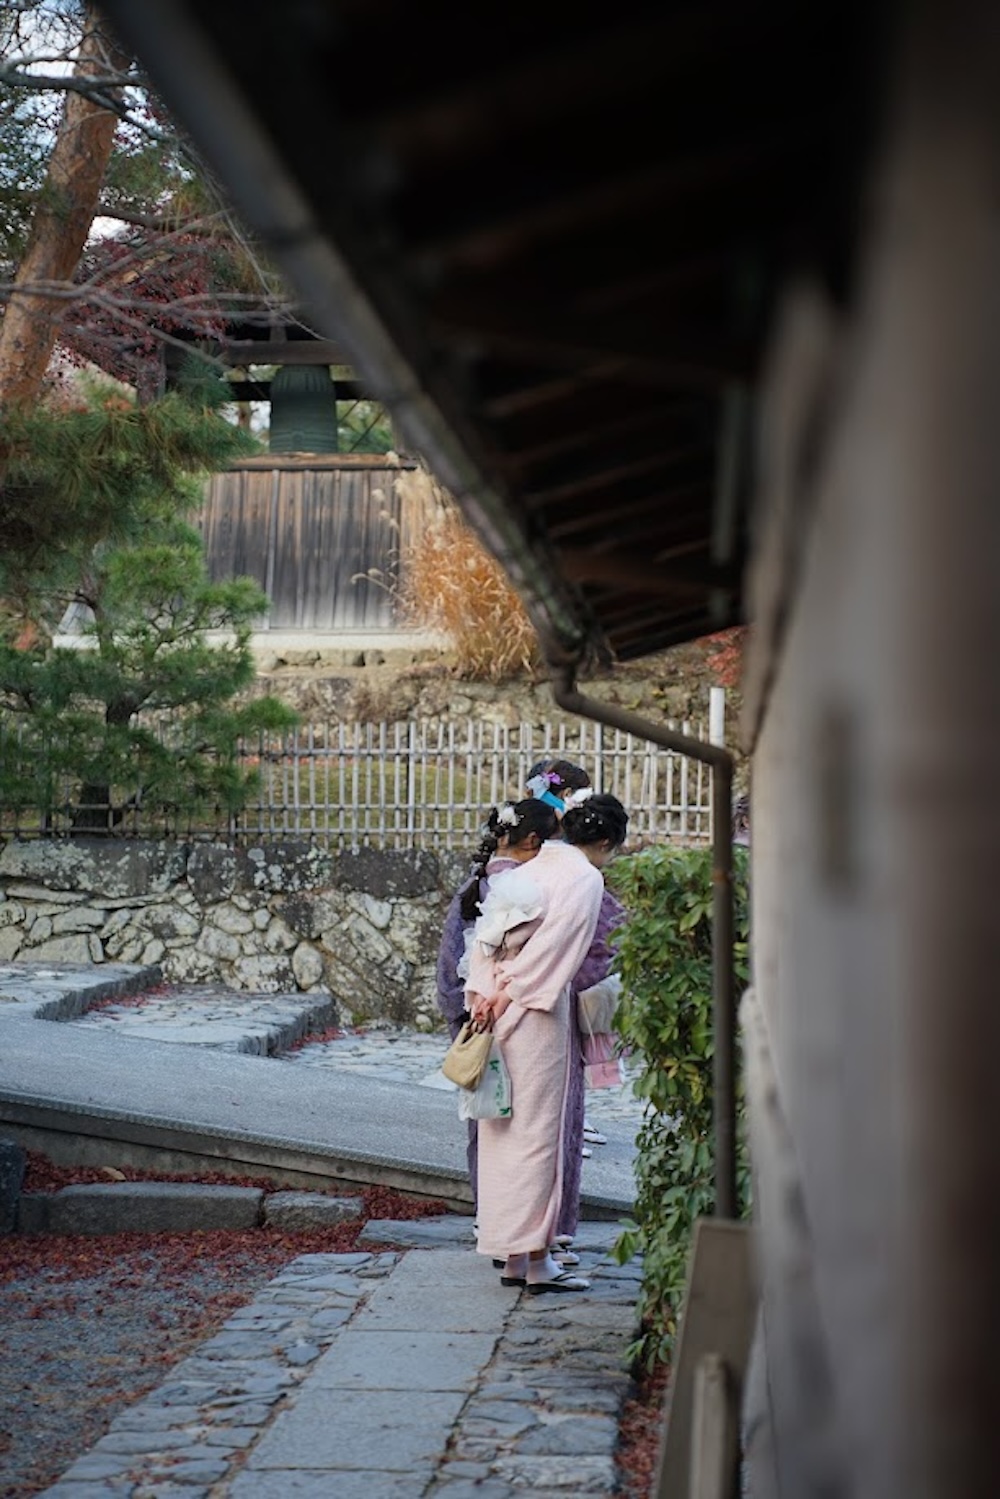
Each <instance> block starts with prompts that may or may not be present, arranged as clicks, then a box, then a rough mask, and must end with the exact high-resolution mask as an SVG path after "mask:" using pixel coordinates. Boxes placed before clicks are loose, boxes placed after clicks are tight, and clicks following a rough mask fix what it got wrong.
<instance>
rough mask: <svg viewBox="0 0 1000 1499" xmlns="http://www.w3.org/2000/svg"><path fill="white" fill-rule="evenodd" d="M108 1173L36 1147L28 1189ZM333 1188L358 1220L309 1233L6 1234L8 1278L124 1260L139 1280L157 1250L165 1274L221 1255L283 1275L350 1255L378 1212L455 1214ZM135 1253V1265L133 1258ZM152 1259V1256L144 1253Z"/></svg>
mask: <svg viewBox="0 0 1000 1499" xmlns="http://www.w3.org/2000/svg"><path fill="white" fill-rule="evenodd" d="M121 1175H122V1177H123V1178H124V1179H125V1180H128V1181H180V1182H202V1183H212V1184H216V1183H221V1184H224V1185H228V1186H234V1185H235V1186H244V1187H263V1188H265V1190H268V1191H270V1190H273V1189H274V1188H275V1187H277V1186H278V1185H279V1184H278V1183H276V1182H275V1181H274V1180H273V1178H271V1177H252V1176H240V1177H234V1176H225V1175H223V1174H221V1173H219V1172H206V1173H204V1174H203V1175H199V1176H191V1175H187V1176H181V1175H168V1174H166V1173H157V1172H150V1171H140V1170H137V1169H133V1168H128V1167H123V1168H122V1172H121ZM107 1180H108V1177H107V1174H106V1172H105V1171H103V1169H102V1168H100V1167H92V1166H53V1165H52V1163H51V1162H49V1161H47V1160H45V1158H44V1157H43V1156H40V1155H37V1154H36V1153H35V1152H34V1151H30V1152H29V1153H28V1170H27V1172H26V1174H25V1182H24V1185H25V1189H26V1190H27V1191H35V1192H37V1191H56V1190H58V1189H59V1188H60V1187H64V1186H69V1185H72V1184H73V1183H75V1182H95V1181H96V1182H107ZM325 1190H327V1191H329V1192H332V1193H335V1194H336V1195H337V1196H341V1197H355V1196H356V1197H357V1198H358V1216H357V1218H356V1219H355V1220H354V1221H353V1222H351V1223H344V1224H338V1225H337V1226H336V1227H335V1228H326V1229H313V1230H310V1231H308V1232H298V1233H277V1232H275V1230H274V1229H272V1228H252V1229H245V1230H242V1231H233V1230H222V1229H217V1230H209V1231H205V1232H198V1233H185V1234H108V1235H106V1236H100V1237H96V1236H95V1237H89V1236H87V1237H84V1236H73V1237H62V1236H57V1235H42V1236H40V1237H38V1238H30V1239H29V1238H20V1237H18V1236H16V1235H12V1236H7V1237H4V1238H3V1239H0V1283H4V1282H8V1281H11V1280H14V1279H16V1278H17V1277H18V1276H19V1275H21V1274H23V1273H24V1272H25V1271H30V1270H34V1269H40V1268H42V1267H44V1268H46V1269H47V1270H48V1271H49V1272H50V1273H52V1272H54V1273H55V1274H56V1275H57V1276H58V1278H60V1279H66V1280H70V1279H78V1278H80V1277H81V1276H86V1275H87V1274H93V1275H99V1274H103V1273H104V1271H106V1270H107V1269H108V1268H109V1267H111V1266H112V1265H115V1266H118V1268H119V1271H120V1276H119V1278H120V1279H123V1280H124V1281H125V1282H127V1281H128V1279H129V1276H130V1275H131V1276H132V1277H133V1278H134V1279H135V1280H136V1283H138V1279H139V1278H141V1276H142V1274H143V1272H144V1270H145V1267H146V1260H147V1259H148V1256H151V1255H153V1254H154V1252H155V1257H156V1261H157V1263H158V1265H159V1267H160V1271H159V1273H160V1274H161V1275H162V1276H167V1277H169V1276H170V1275H171V1274H175V1275H178V1276H182V1277H183V1276H186V1275H187V1274H189V1273H190V1267H191V1263H192V1261H193V1260H200V1259H203V1258H204V1259H206V1260H212V1259H213V1258H214V1257H216V1256H217V1257H219V1258H220V1259H221V1260H222V1261H224V1262H225V1264H226V1265H228V1266H231V1267H232V1269H233V1273H234V1275H237V1276H238V1270H239V1265H240V1263H241V1262H242V1261H243V1260H246V1261H247V1262H252V1263H253V1265H255V1266H257V1267H259V1268H260V1267H263V1268H273V1269H274V1271H275V1273H277V1271H278V1270H279V1269H280V1268H281V1266H282V1265H284V1264H286V1263H287V1262H288V1261H289V1260H290V1259H294V1258H295V1257H296V1255H300V1254H346V1253H349V1252H350V1251H351V1250H352V1249H353V1248H354V1247H355V1245H356V1243H357V1239H358V1235H359V1233H360V1232H361V1229H362V1228H363V1227H364V1225H365V1223H367V1222H368V1220H369V1219H371V1218H405V1219H414V1218H432V1217H437V1216H439V1215H440V1214H441V1213H444V1212H447V1207H446V1205H445V1203H443V1202H437V1201H435V1200H433V1199H430V1198H416V1197H407V1196H406V1195H405V1194H404V1193H402V1192H396V1191H394V1190H393V1189H392V1188H391V1187H377V1186H376V1187H364V1188H360V1189H359V1188H357V1187H354V1188H351V1187H346V1188H345V1187H342V1186H340V1185H337V1186H336V1187H329V1188H326V1189H325ZM133 1256H135V1257H136V1258H135V1264H134V1265H131V1266H130V1260H131V1259H132V1257H133ZM144 1257H145V1258H144ZM242 1294H243V1293H242V1292H241V1291H239V1290H237V1291H236V1292H235V1293H234V1301H233V1305H234V1306H236V1305H239V1304H240V1300H241V1297H242Z"/></svg>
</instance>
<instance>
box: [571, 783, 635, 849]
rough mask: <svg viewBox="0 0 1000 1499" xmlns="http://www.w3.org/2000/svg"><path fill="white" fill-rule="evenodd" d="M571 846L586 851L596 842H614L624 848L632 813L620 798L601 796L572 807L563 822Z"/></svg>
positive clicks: (602, 794) (601, 794) (614, 844)
mask: <svg viewBox="0 0 1000 1499" xmlns="http://www.w3.org/2000/svg"><path fill="white" fill-rule="evenodd" d="M562 834H563V837H564V838H565V840H566V842H567V843H573V844H576V845H577V847H579V848H586V847H587V845H588V844H592V843H605V842H607V843H610V845H611V847H612V848H620V847H621V845H622V844H623V843H624V842H625V839H626V837H627V836H628V813H627V812H626V811H625V808H624V807H623V806H622V804H621V802H620V801H619V800H618V798H617V796H609V795H606V794H605V793H598V794H596V795H594V796H591V797H588V799H587V800H586V801H585V802H584V803H583V804H582V806H579V807H570V808H569V810H568V811H567V812H566V813H565V815H564V816H563V820H562Z"/></svg>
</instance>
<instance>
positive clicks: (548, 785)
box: [527, 770, 562, 798]
mask: <svg viewBox="0 0 1000 1499" xmlns="http://www.w3.org/2000/svg"><path fill="white" fill-rule="evenodd" d="M561 785H562V781H561V780H560V778H559V775H558V773H557V772H556V771H553V770H543V771H542V772H541V773H540V774H539V775H537V776H532V777H531V780H530V781H528V783H527V790H528V793H529V794H530V795H531V796H534V797H539V798H540V797H543V796H544V795H545V793H546V791H551V789H552V787H553V786H561Z"/></svg>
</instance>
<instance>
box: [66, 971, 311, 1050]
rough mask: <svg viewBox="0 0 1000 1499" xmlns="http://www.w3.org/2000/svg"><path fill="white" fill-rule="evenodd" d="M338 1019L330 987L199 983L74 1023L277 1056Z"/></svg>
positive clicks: (93, 1012)
mask: <svg viewBox="0 0 1000 1499" xmlns="http://www.w3.org/2000/svg"><path fill="white" fill-rule="evenodd" d="M336 1018H337V1011H336V1005H335V1003H334V1001H333V999H332V997H331V996H330V995H329V994H328V993H326V992H323V993H311V994H300V993H298V992H297V991H296V992H294V993H291V994H254V993H243V992H234V991H233V990H230V989H223V988H221V987H219V986H216V985H208V984H197V985H186V986H182V985H173V986H170V987H168V988H165V989H159V990H157V991H156V992H155V993H152V994H145V995H143V996H142V997H141V998H140V999H139V1000H138V1001H137V1002H132V1003H125V1004H111V1005H103V1006H102V1007H101V1008H100V1009H94V1010H90V1011H89V1012H88V1013H86V1014H82V1015H80V1016H79V1017H78V1018H77V1019H75V1020H74V1021H73V1024H75V1025H78V1026H84V1027H87V1028H88V1029H99V1030H100V1029H103V1030H113V1031H114V1032H115V1033H116V1034H117V1035H119V1036H134V1037H138V1038H141V1039H142V1040H144V1041H167V1042H170V1043H172V1044H174V1045H180V1046H208V1047H212V1048H213V1049H215V1050H219V1051H231V1052H239V1053H242V1054H243V1055H246V1056H258V1057H268V1056H269V1057H274V1056H280V1055H281V1054H282V1053H283V1052H285V1051H287V1050H288V1048H289V1047H291V1046H293V1045H294V1044H295V1042H296V1041H300V1040H301V1039H302V1038H303V1036H308V1035H310V1034H311V1033H313V1032H315V1031H322V1030H325V1029H327V1028H328V1027H329V1026H331V1025H333V1024H334V1023H335V1021H336Z"/></svg>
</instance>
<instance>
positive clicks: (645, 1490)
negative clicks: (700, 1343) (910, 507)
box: [617, 1364, 670, 1499]
mask: <svg viewBox="0 0 1000 1499" xmlns="http://www.w3.org/2000/svg"><path fill="white" fill-rule="evenodd" d="M669 1374H670V1371H669V1369H668V1368H667V1366H666V1365H665V1364H660V1365H658V1367H657V1368H656V1369H654V1371H653V1373H652V1374H646V1375H643V1376H642V1377H641V1378H640V1380H639V1384H638V1388H637V1390H636V1393H635V1394H634V1395H633V1396H632V1398H631V1400H629V1401H628V1403H627V1404H626V1406H625V1409H624V1411H623V1412H622V1418H621V1422H620V1424H619V1428H618V1452H617V1459H618V1466H619V1468H620V1469H621V1472H622V1475H623V1479H624V1486H623V1488H622V1494H623V1496H624V1499H652V1493H653V1480H654V1479H655V1477H656V1462H657V1458H658V1456H659V1451H660V1434H661V1431H662V1428H663V1401H664V1396H665V1393H666V1388H667V1379H668V1377H669Z"/></svg>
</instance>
